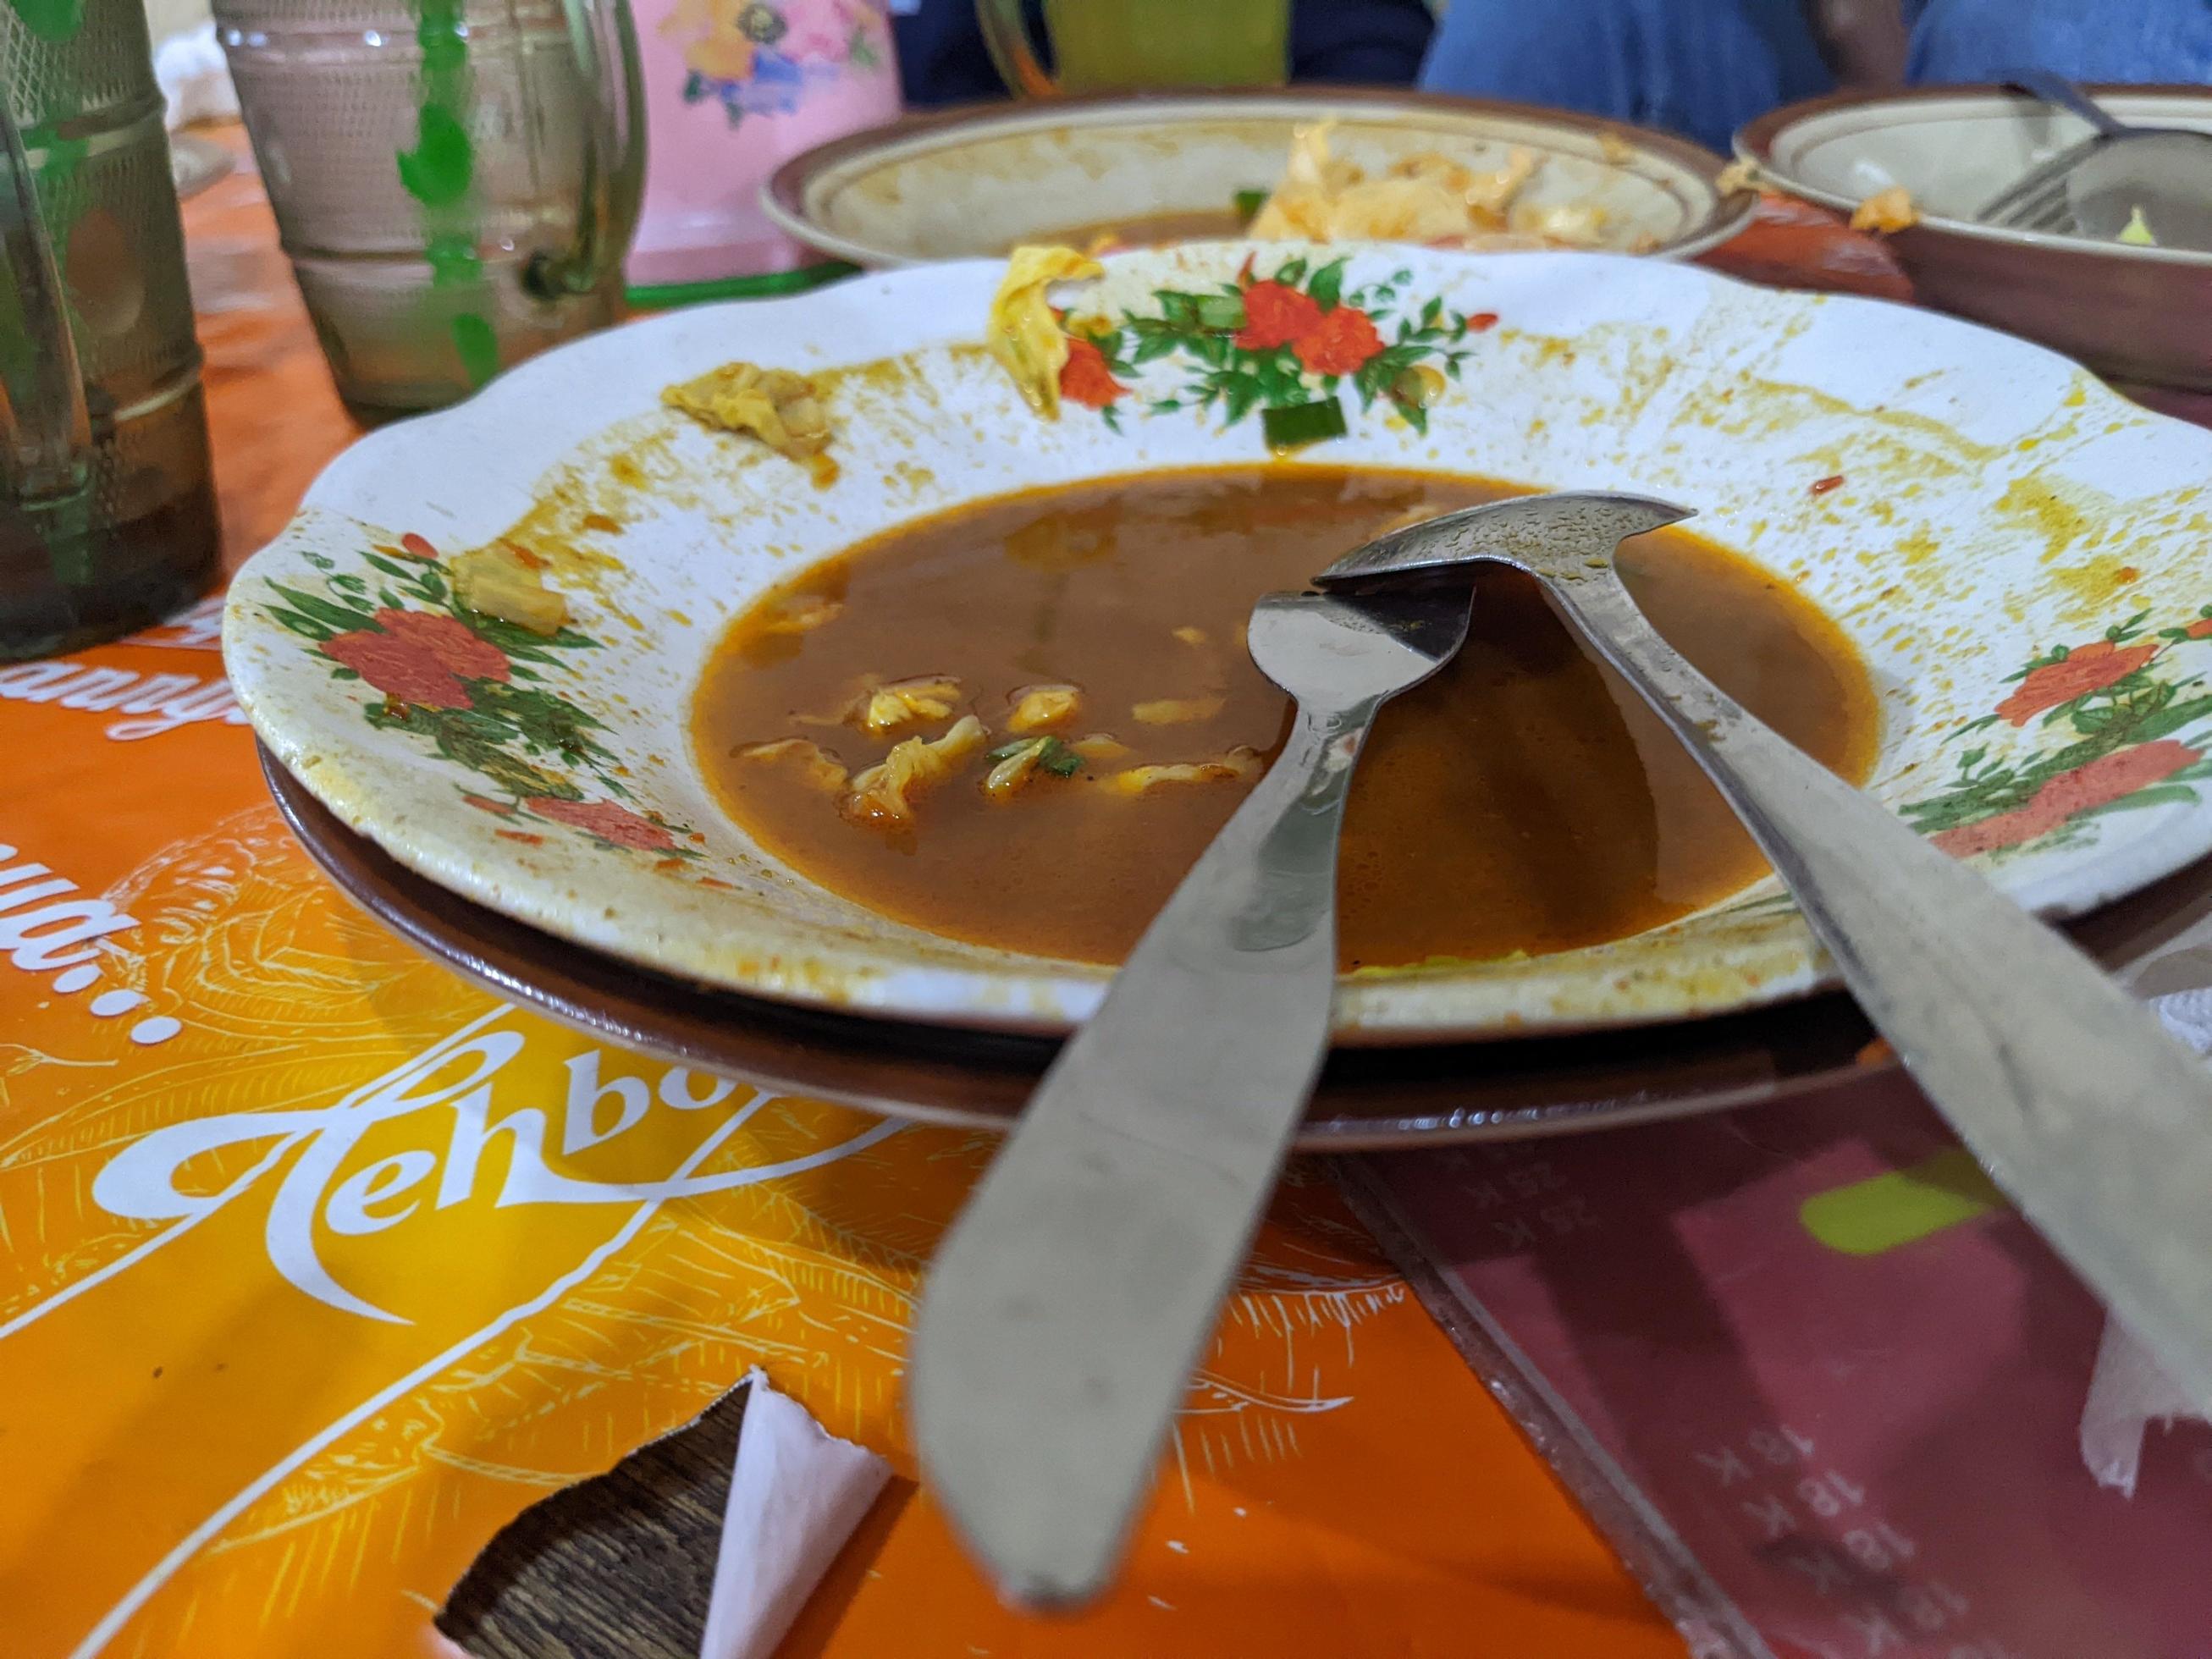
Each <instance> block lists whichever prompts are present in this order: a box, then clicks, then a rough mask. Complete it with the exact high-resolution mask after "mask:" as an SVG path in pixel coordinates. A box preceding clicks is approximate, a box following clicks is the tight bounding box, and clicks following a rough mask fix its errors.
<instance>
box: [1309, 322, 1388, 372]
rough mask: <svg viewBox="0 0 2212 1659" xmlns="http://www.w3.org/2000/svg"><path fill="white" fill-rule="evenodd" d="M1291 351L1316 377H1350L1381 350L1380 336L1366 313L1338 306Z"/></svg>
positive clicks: (1381, 340) (1381, 338)
mask: <svg viewBox="0 0 2212 1659" xmlns="http://www.w3.org/2000/svg"><path fill="white" fill-rule="evenodd" d="M1382 349H1383V337H1382V336H1381V335H1379V334H1377V333H1376V331H1375V324H1374V322H1373V320H1372V319H1370V317H1369V316H1368V314H1367V313H1365V312H1364V311H1360V310H1358V309H1356V308H1354V307H1351V306H1339V307H1337V308H1336V309H1335V310H1334V311H1332V312H1330V313H1328V315H1327V316H1325V317H1323V318H1322V319H1321V322H1320V323H1319V324H1318V325H1316V327H1315V328H1314V330H1313V331H1312V332H1311V333H1310V334H1307V335H1305V336H1304V337H1301V338H1300V339H1298V340H1297V342H1296V343H1294V344H1293V345H1292V346H1291V350H1292V351H1293V352H1295V353H1296V354H1297V360H1298V361H1299V362H1302V363H1304V365H1305V366H1306V367H1307V368H1310V369H1311V370H1312V371H1313V372H1314V373H1315V374H1355V373H1357V372H1358V370H1359V368H1361V367H1362V366H1363V365H1364V364H1365V363H1366V362H1367V360H1368V359H1369V358H1370V357H1373V356H1376V354H1377V353H1378V352H1380V351H1381V350H1382Z"/></svg>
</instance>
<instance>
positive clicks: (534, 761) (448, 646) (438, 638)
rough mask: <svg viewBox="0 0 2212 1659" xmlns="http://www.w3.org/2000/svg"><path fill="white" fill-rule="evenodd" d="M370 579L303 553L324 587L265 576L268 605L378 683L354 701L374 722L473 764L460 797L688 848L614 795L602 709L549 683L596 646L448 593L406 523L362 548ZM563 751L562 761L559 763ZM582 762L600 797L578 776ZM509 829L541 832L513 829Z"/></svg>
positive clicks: (334, 670)
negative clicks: (483, 789)
mask: <svg viewBox="0 0 2212 1659" xmlns="http://www.w3.org/2000/svg"><path fill="white" fill-rule="evenodd" d="M362 561H363V562H364V563H365V564H366V565H367V566H368V568H369V569H371V570H372V571H374V573H375V578H374V583H375V585H374V586H371V581H372V579H371V578H370V577H368V576H363V575H361V574H357V573H355V572H351V571H341V570H339V569H338V568H337V561H336V560H334V559H331V558H330V557H329V556H327V555H324V554H319V553H318V554H312V555H309V556H308V559H307V562H308V563H309V564H311V565H312V566H313V568H315V569H317V570H319V571H320V572H321V573H323V586H324V591H323V592H321V593H311V592H307V591H306V590H305V589H304V588H301V587H298V586H286V585H284V584H282V583H279V582H275V581H272V582H270V584H269V586H270V592H273V593H275V594H276V597H277V598H278V599H281V600H282V601H283V603H282V604H280V605H265V606H264V607H263V608H264V610H265V611H267V613H268V615H269V617H270V619H271V620H272V621H275V622H276V623H281V624H282V625H283V627H285V628H288V629H290V630H291V631H292V632H293V633H295V634H297V635H300V636H301V638H303V639H306V640H308V641H312V642H313V650H314V651H315V652H317V653H319V654H320V655H322V656H324V657H325V658H327V659H329V660H330V662H331V679H333V680H336V681H356V680H357V681H359V682H361V683H362V684H364V685H366V686H367V687H368V689H369V690H373V691H376V692H380V693H381V694H382V696H380V697H377V698H374V699H372V700H370V701H368V702H366V703H365V704H364V705H363V706H362V713H363V714H364V716H365V717H366V718H367V720H368V723H369V725H370V726H374V727H375V728H376V729H377V730H379V731H383V732H404V733H406V734H407V735H409V736H410V737H416V738H422V739H425V740H426V741H427V742H428V744H430V746H431V748H432V749H433V750H435V752H436V753H437V754H438V755H440V756H441V757H443V758H444V759H446V760H448V761H451V762H452V763H454V764H455V765H457V766H459V767H461V768H463V769H466V770H468V771H471V772H473V773H475V774H476V775H477V776H478V777H480V778H482V779H483V781H485V782H486V783H487V784H489V786H491V789H492V792H493V793H488V794H487V793H479V792H477V791H472V790H464V791H463V792H462V799H464V800H465V801H466V802H467V803H468V804H469V805H471V806H473V807H475V808H477V810H478V811H486V812H490V813H493V814H495V815H496V816H498V817H508V818H515V817H525V816H526V817H529V818H532V819H536V820H538V821H540V822H543V823H557V824H562V825H565V826H567V827H568V828H569V829H574V830H577V831H580V833H582V834H583V835H585V836H589V837H590V838H591V839H592V841H593V842H597V843H598V844H599V846H601V847H604V848H607V849H608V850H610V851H630V852H644V853H659V854H663V855H665V856H667V857H671V858H696V856H698V854H697V852H696V849H695V848H690V847H687V846H685V845H684V844H683V843H684V840H690V839H696V836H693V834H692V832H690V830H688V829H682V828H680V827H678V826H676V825H673V824H670V823H665V822H664V821H662V820H661V819H660V818H659V817H655V816H649V815H647V814H646V813H642V812H639V811H635V810H634V809H632V808H630V807H628V806H625V805H622V803H621V801H620V800H617V799H606V798H605V797H609V796H619V797H623V798H624V799H627V798H628V797H629V794H630V790H629V787H628V786H626V785H625V784H624V783H623V781H622V777H621V775H620V772H621V768H620V766H619V763H617V761H616V759H615V757H614V756H613V755H612V754H611V752H610V751H609V750H607V748H606V747H605V744H602V743H600V741H599V739H598V738H597V737H595V736H594V735H593V734H594V733H595V732H601V731H604V730H605V722H603V721H602V720H599V718H598V717H597V716H595V715H593V714H591V713H590V712H589V711H588V710H586V708H584V707H583V706H582V705H581V704H580V703H579V702H576V701H575V700H574V698H572V697H569V696H566V695H564V694H563V693H562V692H559V691H556V690H551V689H550V687H549V686H548V685H546V684H544V682H545V680H546V679H547V678H548V676H549V675H566V674H568V673H570V672H572V671H574V669H573V665H572V663H571V662H570V660H569V659H570V658H571V657H572V656H573V655H574V653H577V652H580V651H592V650H597V649H598V648H599V641H597V640H594V639H592V638H591V637H590V636H588V635H584V634H581V633H579V632H578V631H577V630H575V629H573V628H567V627H564V628H562V629H561V630H560V631H559V632H558V633H556V634H554V635H550V637H549V636H545V635H538V634H533V633H532V632H531V631H530V630H529V629H525V628H519V627H517V626H515V624H513V623H509V622H502V621H501V620H500V619H499V618H498V617H488V616H485V615H483V613H482V612H481V611H471V609H469V608H468V606H466V605H463V604H462V603H461V602H460V601H459V599H456V598H455V597H454V595H453V584H452V583H451V582H450V581H448V580H447V578H446V575H445V573H444V571H443V570H442V569H441V568H440V566H439V563H438V552H437V550H436V549H435V547H433V546H432V545H431V544H429V543H428V541H427V540H425V539H424V538H422V537H420V536H416V535H411V534H410V535H408V536H405V537H403V538H401V539H400V541H399V543H398V544H397V545H392V544H380V545H378V546H376V547H374V548H373V549H372V550H369V551H368V552H367V553H364V554H363V555H362ZM555 763H557V767H556V764H555ZM579 773H581V774H585V775H588V776H589V778H590V780H591V786H592V787H594V788H596V789H597V790H599V792H601V798H600V799H592V795H591V792H590V789H588V788H587V787H586V786H585V785H583V784H580V783H579V782H577V781H576V775H577V774H579ZM500 833H501V835H502V836H505V837H506V838H507V839H509V840H513V841H521V842H538V841H540V840H542V839H543V838H542V836H539V835H538V832H537V831H535V830H533V829H505V830H501V832H500Z"/></svg>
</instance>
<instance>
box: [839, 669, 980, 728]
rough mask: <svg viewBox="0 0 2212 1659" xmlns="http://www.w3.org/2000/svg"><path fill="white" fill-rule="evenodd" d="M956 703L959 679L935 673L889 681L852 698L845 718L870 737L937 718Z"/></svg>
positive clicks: (955, 705) (945, 713)
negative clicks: (851, 703) (851, 704)
mask: <svg viewBox="0 0 2212 1659" xmlns="http://www.w3.org/2000/svg"><path fill="white" fill-rule="evenodd" d="M959 702H960V682H959V681H958V680H956V679H951V678H946V677H945V676H943V675H939V674H923V675H919V676H917V677H916V678H913V679H906V680H893V681H891V682H890V684H888V685H878V686H873V687H872V688H870V689H869V690H866V691H863V692H862V693H860V696H858V697H855V698H854V700H853V706H852V707H851V708H848V710H847V711H846V714H845V718H846V719H847V720H849V721H851V722H852V723H853V724H854V725H855V726H859V727H860V730H862V731H863V732H866V733H867V734H868V735H869V736H870V737H872V738H880V737H882V736H884V734H885V733H886V732H896V731H897V730H898V729H899V728H900V727H901V726H913V725H915V724H917V723H919V722H920V721H922V720H943V719H944V718H945V716H946V715H947V714H951V712H952V711H953V709H954V708H956V707H957V705H958V704H959Z"/></svg>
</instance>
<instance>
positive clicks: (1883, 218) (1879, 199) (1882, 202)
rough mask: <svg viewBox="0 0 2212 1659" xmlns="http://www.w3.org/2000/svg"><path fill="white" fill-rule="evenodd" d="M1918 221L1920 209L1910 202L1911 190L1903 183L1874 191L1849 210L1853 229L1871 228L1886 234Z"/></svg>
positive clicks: (1915, 223)
mask: <svg viewBox="0 0 2212 1659" xmlns="http://www.w3.org/2000/svg"><path fill="white" fill-rule="evenodd" d="M1919 222H1920V210H1919V209H1918V208H1917V207H1915V206H1914V205H1913V204H1912V192H1911V191H1909V190H1907V189H1905V186H1904V185H1891V186H1890V187H1889V188H1888V189H1887V190H1880V191H1875V193H1874V194H1873V195H1871V196H1869V197H1867V198H1866V200H1864V201H1863V202H1861V203H1860V204H1858V206H1857V207H1856V208H1855V209H1853V210H1851V228H1852V229H1853V230H1871V231H1876V232H1879V233H1881V234H1884V235H1887V234H1889V233H1890V232H1892V231H1897V230H1903V229H1905V228H1906V227H1908V226H1911V225H1917V224H1918V223H1919Z"/></svg>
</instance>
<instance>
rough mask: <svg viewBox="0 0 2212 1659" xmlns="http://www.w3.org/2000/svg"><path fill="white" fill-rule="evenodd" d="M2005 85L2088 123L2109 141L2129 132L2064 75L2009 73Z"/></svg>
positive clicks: (2117, 119) (2041, 71)
mask: <svg viewBox="0 0 2212 1659" xmlns="http://www.w3.org/2000/svg"><path fill="white" fill-rule="evenodd" d="M2004 83H2005V85H2007V86H2008V87H2017V88H2020V90H2021V91H2022V92H2024V93H2026V94H2027V95H2028V96H2029V97H2031V98H2040V99H2041V100H2043V101H2044V102H2045V103H2046V104H2050V105H2051V106H2055V107H2056V108H2058V109H2063V110H2064V111H2065V112H2067V113H2068V114H2069V115H2071V116H2073V117H2075V118H2077V119H2079V120H2083V121H2087V123H2088V124H2089V125H2091V126H2093V127H2094V128H2095V129H2096V130H2097V131H2099V132H2100V133H2102V134H2103V135H2104V136H2105V137H2107V138H2118V137H2121V136H2122V135H2123V134H2124V133H2125V132H2126V131H2128V125H2127V123H2126V122H2124V121H2122V120H2120V119H2119V118H2117V117H2116V116H2114V115H2113V114H2112V112H2110V111H2108V110H2107V109H2106V108H2105V106H2103V105H2101V104H2100V103H2099V102H2098V101H2097V100H2095V99H2093V98H2092V97H2090V96H2089V94H2087V93H2086V92H2084V91H2082V90H2081V88H2079V87H2077V86H2075V84H2074V83H2073V82H2071V81H2069V80H2068V79H2067V78H2066V77H2065V76H2063V75H2054V74H2052V73H2051V71H2050V70H2042V69H2016V70H2007V71H2006V72H2005V77H2004Z"/></svg>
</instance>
